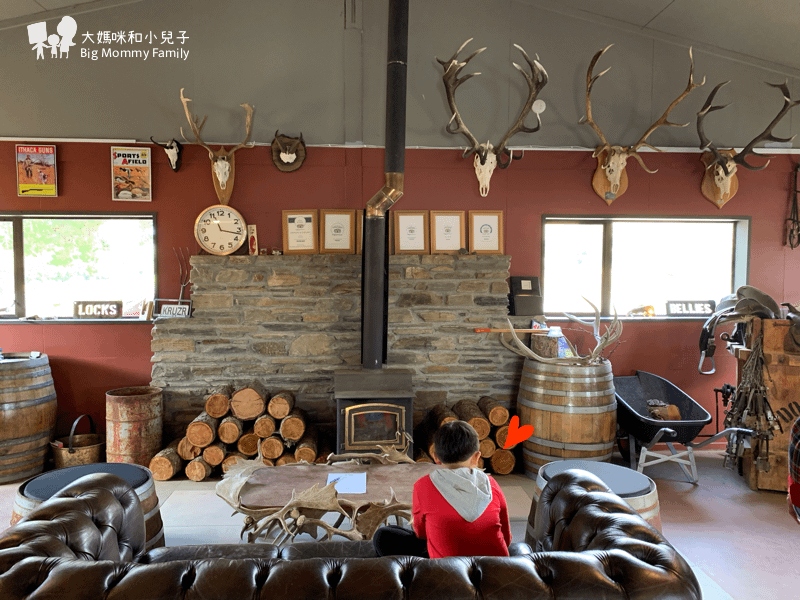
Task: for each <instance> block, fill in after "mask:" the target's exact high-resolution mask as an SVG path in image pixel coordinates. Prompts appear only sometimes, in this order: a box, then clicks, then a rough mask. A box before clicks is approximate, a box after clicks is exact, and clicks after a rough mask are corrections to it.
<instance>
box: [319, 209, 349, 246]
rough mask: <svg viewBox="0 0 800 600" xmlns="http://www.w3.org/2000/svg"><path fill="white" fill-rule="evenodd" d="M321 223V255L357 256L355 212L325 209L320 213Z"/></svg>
mask: <svg viewBox="0 0 800 600" xmlns="http://www.w3.org/2000/svg"><path fill="white" fill-rule="evenodd" d="M319 223H320V225H319V251H320V252H321V253H323V254H327V253H336V252H338V253H340V254H355V252H356V211H355V210H348V209H334V208H323V209H321V210H320V211H319Z"/></svg>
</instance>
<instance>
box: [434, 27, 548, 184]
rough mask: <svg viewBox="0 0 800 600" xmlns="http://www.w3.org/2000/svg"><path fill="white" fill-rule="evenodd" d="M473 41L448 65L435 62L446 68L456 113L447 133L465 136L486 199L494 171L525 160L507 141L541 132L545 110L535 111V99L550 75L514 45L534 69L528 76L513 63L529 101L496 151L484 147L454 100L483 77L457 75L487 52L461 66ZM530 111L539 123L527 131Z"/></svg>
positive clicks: (447, 87) (452, 108) (487, 145)
mask: <svg viewBox="0 0 800 600" xmlns="http://www.w3.org/2000/svg"><path fill="white" fill-rule="evenodd" d="M471 41H472V38H470V39H468V40H467V41H466V42H464V43H463V44H461V47H460V48H459V49H458V50H456V53H455V54H454V55H453V56H452V57H451V58H450V60H447V61H445V60H440V59H438V58H437V59H436V60H437V61H438V62H439V64H440V65H442V67H443V68H444V75H443V76H442V81H444V88H445V92H446V93H447V103H448V104H449V105H450V111H451V112H452V113H453V116H452V117H451V118H450V122H449V123H448V124H447V128H446V129H447V132H448V133H456V134H457V133H463V134H464V137H466V138H467V141H468V142H469V143H470V146H469V147H468V148H467V149H466V150H465V151H464V154H463V158H466V157H467V156H469V155H470V154H472V153H473V152H474V153H475V159H474V161H473V162H474V164H475V174H476V175H477V176H478V182H479V183H480V192H481V196H486V195H487V194H488V193H489V180H490V179H491V177H492V173H493V172H494V169H495V167H496V166H499V167H500V168H501V169H505V168H506V167H508V165H510V164H511V161H512V160H519V159H520V158H522V155H521V154H519V155H514V154H513V153H512V152H511V151H510V150H508V148H506V144H508V141H509V140H510V139H511V137H512V136H513V135H514V134H516V133H518V132H520V131H522V132H524V133H534V132H536V131H539V128H540V127H541V126H542V120H541V118H540V117H539V113H541V112H542V111H543V110H544V108H542V109H541V110H534V102H536V97H537V96H538V95H539V92H540V91H542V88H543V87H544V86H545V85H546V84H547V71H545V70H544V67H543V66H542V65H541V64H540V63H539V60H538V59H539V57H538V55H537V56H536V60H531V59H530V58H529V57H528V55H527V54H526V52H525V50H523V49H522V47H521V46H518V45H517V44H514V47H515V48H517V50H519V51H520V52H521V53H522V56H523V57H524V58H525V61H526V62H527V63H528V66H529V67H530V69H531V72H530V74H528V73H526V72H525V70H524V69H523V68H522V67H520V66H519V65H518V64H517V63H512V64H513V65H514V67H515V68H516V69H517V70H518V71H519V72H520V73H522V76H523V77H525V81H527V83H528V99H527V101H526V102H525V105H524V106H523V107H522V110H521V111H520V113H519V117H517V121H516V122H515V123H514V125H512V126H511V128H510V129H509V130H508V131H507V132H506V134H505V135H504V136H503V139H502V140H501V141H500V144H498V146H497V147H494V146H492V144H491V142H488V141H487V142H486V143H485V144H480V143H478V140H477V139H476V138H475V136H474V135H472V134H471V133H470V131H469V129H467V126H466V125H465V124H464V121H463V120H462V118H461V115H460V114H459V112H458V108H457V107H456V98H455V94H456V88H457V87H458V86H460V85H461V84H462V83H464V82H465V81H466V80H467V79H470V78H471V77H474V76H475V75H480V73H470V74H469V75H464V76H463V77H459V76H458V74H459V73H460V72H461V69H463V68H464V67H465V66H466V65H467V63H468V62H469V61H471V60H472V59H473V58H474V57H475V56H477V55H478V54H480V53H481V52H483V51H484V50H486V48H480V49H478V50H476V51H475V52H473V53H472V54H470V55H469V56H468V57H467V58H466V59H465V60H464V62H458V58H457V57H458V55H459V54H460V52H461V51H462V50H463V49H464V47H465V46H466V45H467V44H469V43H470V42H471ZM539 102H540V103H541V105H542V106H543V105H544V102H542V101H541V100H540V101H539ZM537 108H538V107H537ZM531 110H533V112H534V113H535V114H536V121H537V123H536V126H535V127H526V126H525V118H526V117H527V116H528V115H529V114H530V113H531ZM503 155H506V156H507V158H506V159H505V160H504V159H503Z"/></svg>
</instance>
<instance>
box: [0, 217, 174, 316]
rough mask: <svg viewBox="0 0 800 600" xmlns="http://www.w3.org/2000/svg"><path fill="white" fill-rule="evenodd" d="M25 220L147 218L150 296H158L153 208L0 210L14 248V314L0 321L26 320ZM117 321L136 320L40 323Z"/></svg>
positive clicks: (155, 224) (156, 239)
mask: <svg viewBox="0 0 800 600" xmlns="http://www.w3.org/2000/svg"><path fill="white" fill-rule="evenodd" d="M25 219H64V220H69V219H73V220H74V219H104V220H115V219H118V220H129V219H139V220H150V221H151V222H152V224H153V275H154V287H153V298H157V297H158V289H159V279H158V213H156V212H155V211H129V212H118V211H115V212H111V211H91V212H87V211H65V210H59V211H36V212H33V211H13V210H8V211H0V222H8V221H10V222H11V223H12V232H13V236H14V243H13V246H12V247H13V251H14V309H15V310H14V314H11V313H5V314H2V313H0V323H3V322H6V323H7V322H9V321H20V320H25V255H24V243H23V222H24V220H25ZM120 321H124V322H128V321H138V319H133V318H131V317H122V316H120V317H119V318H115V319H75V318H70V317H52V318H47V319H42V320H41V321H35V322H37V323H41V322H48V323H54V322H77V323H98V322H109V323H119V322H120Z"/></svg>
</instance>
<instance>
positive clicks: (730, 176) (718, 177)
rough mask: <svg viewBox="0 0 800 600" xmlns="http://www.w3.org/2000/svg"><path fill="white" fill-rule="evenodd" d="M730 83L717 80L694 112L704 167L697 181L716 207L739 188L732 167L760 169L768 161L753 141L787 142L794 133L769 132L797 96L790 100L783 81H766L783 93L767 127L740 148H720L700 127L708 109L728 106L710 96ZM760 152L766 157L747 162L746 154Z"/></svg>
mask: <svg viewBox="0 0 800 600" xmlns="http://www.w3.org/2000/svg"><path fill="white" fill-rule="evenodd" d="M728 83H730V81H723V82H722V83H720V84H718V85H717V87H715V88H714V89H713V90H711V93H710V94H709V95H708V99H707V100H706V103H705V104H704V105H703V108H701V109H700V112H698V113H697V135H698V137H699V138H700V149H701V150H703V153H702V154H701V155H700V159H701V160H702V161H703V164H704V165H705V167H706V170H705V173H703V180H702V182H701V183H700V191H701V192H702V193H703V196H705V198H706V200H708V201H709V202H711V203H713V204H714V205H715V206H716V207H717V208H722V207H723V206H725V204H726V203H727V202H728V200H730V199H731V198H733V197H734V196H735V195H736V192H737V191H739V178H738V177H737V176H736V170H737V168H738V166H739V165H741V166H743V167H744V168H746V169H750V170H751V171H760V170H761V169H765V168H766V167H767V165H768V164H769V159H770V158H772V157H771V156H766V155H764V154H758V153H757V152H755V151H754V150H753V148H754V147H755V145H756V144H758V143H760V142H791V141H792V140H793V139H794V136H792V137H789V138H779V137H776V136H774V135H773V134H772V130H773V129H774V128H775V126H776V125H777V124H778V122H779V121H780V120H781V119H783V117H785V116H786V114H787V113H788V112H789V111H790V110H791V109H792V108H794V107H795V106H797V105H798V104H800V100H794V101H792V98H791V94H790V92H789V86H788V85H787V82H786V81H784V82H783V83H767V85H768V86H771V87H774V88H777V89H779V90H780V91H781V93H782V94H783V107H782V108H781V109H780V110H779V111H778V114H777V115H776V116H775V118H774V119H772V122H771V123H770V124H769V125H768V126H767V128H766V129H765V130H764V131H762V132H761V133H759V134H758V135H757V136H756V137H754V138H753V139H752V140H751V141H750V143H749V144H747V145H746V146H745V147H744V148H743V149H742V151H741V152H738V153H737V152H736V150H734V149H733V148H730V149H727V150H720V149H719V148H717V146H716V144H714V142H712V141H711V140H710V139H709V138H708V137H706V134H705V131H704V130H703V120H704V119H705V118H706V115H708V113H711V112H714V111H715V110H721V109H723V108H725V107H726V106H728V105H727V104H722V105H714V97H715V96H716V95H717V92H718V91H719V90H720V88H722V86H724V85H726V84H728ZM749 155H750V156H763V157H764V158H766V159H767V162H765V163H764V164H763V165H761V166H756V165H751V164H749V163H748V162H747V157H748V156H749Z"/></svg>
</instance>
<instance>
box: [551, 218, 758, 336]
mask: <svg viewBox="0 0 800 600" xmlns="http://www.w3.org/2000/svg"><path fill="white" fill-rule="evenodd" d="M615 221H616V222H636V221H642V222H644V221H646V222H669V223H698V222H701V223H702V222H715V223H732V224H733V255H732V257H731V259H732V262H733V264H732V267H733V269H732V281H731V289H732V290H733V291H735V290H736V289H737V288H738V287H739V286H742V285H746V284H747V283H748V281H749V278H750V243H751V231H752V217H750V216H745V215H731V216H724V217H723V216H719V217H717V216H713V215H696V216H686V215H679V216H670V215H574V214H573V215H568V214H542V224H541V236H540V238H541V258H540V267H539V272H540V278H541V287H542V295H543V296H544V294H546V293H547V289H546V278H545V277H546V274H545V225H547V224H559V225H564V224H577V225H596V224H602V225H603V248H602V253H603V256H602V261H601V263H602V273H601V301H600V306H599V307H598V308H600V316H601V317H611V316H613V315H612V314H611V311H612V307H611V258H612V244H613V235H612V224H613V223H614V222H615ZM714 300H719V298H714ZM571 314H575V315H579V316H583V315H591V314H592V313H591V312H590V311H584V312H574V313H571ZM619 316H620V318H634V319H639V318H646V319H648V320H654V319H655V320H671V321H674V320H676V319H706V318H707V317H690V316H686V315H656V316H655V317H626V316H625V315H619Z"/></svg>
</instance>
